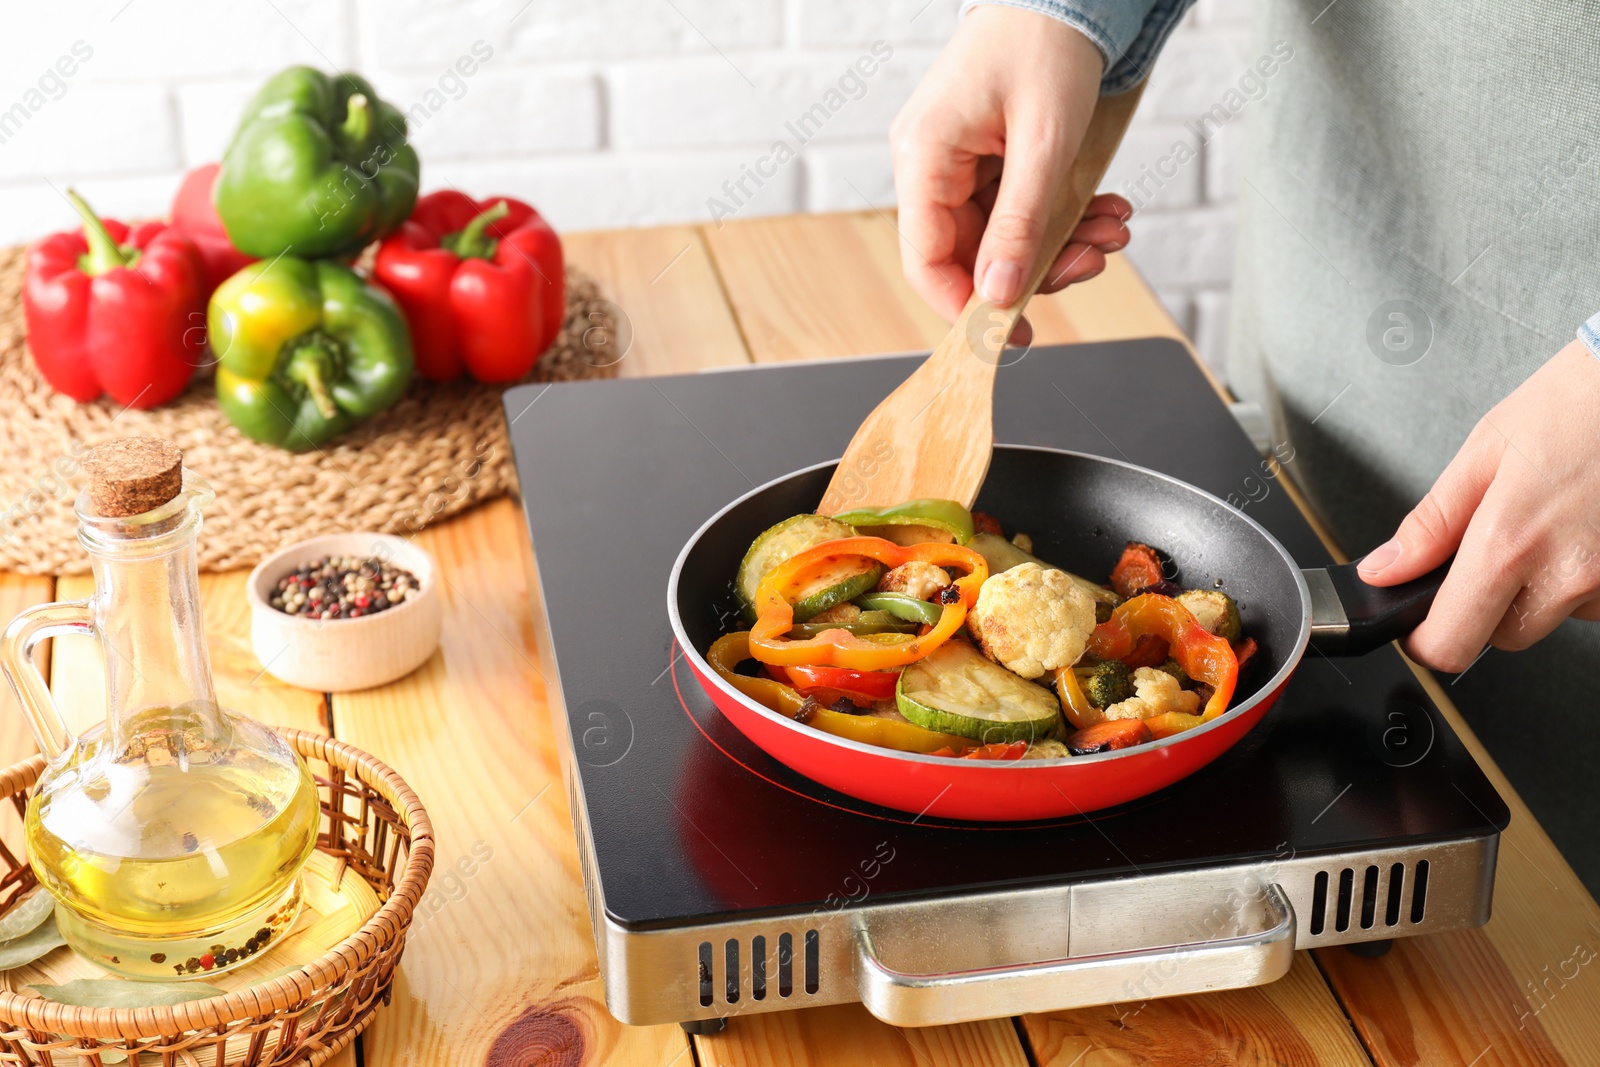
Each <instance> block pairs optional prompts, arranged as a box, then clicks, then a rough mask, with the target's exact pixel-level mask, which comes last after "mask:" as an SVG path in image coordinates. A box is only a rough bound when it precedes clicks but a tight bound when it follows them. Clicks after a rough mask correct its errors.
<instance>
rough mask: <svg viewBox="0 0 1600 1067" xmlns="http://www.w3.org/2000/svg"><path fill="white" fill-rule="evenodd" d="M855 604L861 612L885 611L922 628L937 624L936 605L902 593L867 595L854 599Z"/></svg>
mask: <svg viewBox="0 0 1600 1067" xmlns="http://www.w3.org/2000/svg"><path fill="white" fill-rule="evenodd" d="M855 603H856V605H857V606H858V607H860V608H861V609H862V610H863V611H887V612H888V613H889V614H890V615H893V616H894V617H895V618H897V619H905V620H906V621H907V622H915V623H921V624H922V625H923V626H935V625H937V624H938V622H939V613H940V607H939V605H938V604H935V603H933V602H932V601H928V600H918V599H917V598H916V597H914V596H907V595H906V594H904V593H867V594H866V595H864V596H858V597H856V599H855Z"/></svg>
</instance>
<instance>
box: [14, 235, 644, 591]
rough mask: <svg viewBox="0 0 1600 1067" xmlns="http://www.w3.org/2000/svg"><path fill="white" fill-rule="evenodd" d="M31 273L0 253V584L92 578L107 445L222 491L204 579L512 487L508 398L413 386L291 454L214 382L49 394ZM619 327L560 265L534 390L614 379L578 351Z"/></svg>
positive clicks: (207, 538)
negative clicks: (76, 395) (96, 463)
mask: <svg viewBox="0 0 1600 1067" xmlns="http://www.w3.org/2000/svg"><path fill="white" fill-rule="evenodd" d="M24 262H25V249H24V248H22V247H12V248H6V249H0V570H10V571H20V572H23V573H26V574H76V573H81V572H83V571H86V570H88V569H89V560H88V556H87V555H86V554H85V553H84V550H83V548H82V547H81V546H80V545H79V544H78V542H77V537H76V530H77V525H76V520H75V519H74V518H73V514H72V506H73V502H74V501H75V500H76V499H77V495H78V491H79V490H80V489H81V488H82V487H83V483H84V476H83V473H82V471H81V470H80V463H79V460H80V459H81V457H82V455H83V453H84V451H85V450H86V449H88V448H89V447H90V446H92V445H95V444H97V443H99V442H100V441H104V440H107V439H109V438H113V437H127V436H131V435H135V434H149V435H152V436H156V437H164V438H167V439H169V440H171V441H173V442H175V443H176V444H177V445H178V447H179V448H181V449H183V455H184V465H185V466H186V467H188V468H190V469H191V470H193V471H194V472H196V473H197V474H199V475H200V476H201V477H202V478H204V479H206V481H208V482H209V483H210V484H211V487H212V488H213V489H214V490H216V494H217V500H216V503H215V504H214V505H212V507H211V508H210V509H208V510H207V512H206V526H205V532H204V534H203V535H202V536H201V539H200V566H201V569H203V570H211V571H218V570H230V569H232V568H235V567H246V566H251V565H253V564H255V563H256V561H258V560H259V559H260V558H261V557H262V556H263V555H265V554H267V553H268V552H271V551H273V550H274V549H276V548H278V547H279V546H281V545H283V544H285V543H286V542H289V541H293V540H299V539H301V538H304V537H309V536H312V535H314V534H321V533H336V532H344V531H350V530H378V531H382V532H384V533H397V534H402V535H403V534H410V533H414V532H416V531H417V530H420V529H422V528H423V527H425V526H427V525H429V524H430V523H434V522H438V521H439V520H441V519H445V518H448V517H450V516H451V515H455V514H458V513H459V512H461V511H464V510H466V509H467V508H470V507H472V506H473V505H474V504H478V503H481V502H483V501H486V500H491V499H493V498H495V497H497V496H500V495H502V494H504V493H506V492H507V491H509V490H510V489H511V488H512V487H513V485H514V484H515V478H516V475H515V472H514V471H513V469H512V466H511V454H510V444H509V441H508V439H507V437H506V427H505V419H504V418H503V417H502V415H501V413H500V395H501V393H502V392H504V390H505V387H504V386H488V385H479V384H477V383H474V382H464V381H463V382H451V383H445V384H440V383H434V382H424V381H420V380H419V381H418V382H416V383H415V384H413V385H412V387H411V390H410V391H409V392H408V393H407V394H406V395H405V396H404V397H403V398H402V399H401V400H400V402H399V403H398V404H396V405H395V406H394V407H393V408H391V409H389V410H388V411H386V412H384V413H382V414H381V415H378V416H376V417H374V418H372V419H370V420H368V421H367V422H365V423H363V424H362V425H360V426H358V427H356V428H355V429H354V430H351V431H350V432H349V433H347V434H345V435H344V436H342V437H339V438H337V439H336V440H334V441H332V442H330V443H329V444H327V445H324V446H323V447H322V449H321V450H320V451H311V452H305V453H300V454H295V453H291V452H285V451H283V450H282V449H279V448H274V447H272V446H270V445H261V444H257V443H256V442H254V441H251V440H250V439H248V438H246V437H245V436H244V435H242V434H240V433H239V431H238V430H235V429H234V428H233V426H232V425H231V424H230V423H229V422H228V420H227V418H226V417H225V416H224V415H223V414H222V412H221V411H220V410H218V408H217V403H216V396H215V393H214V390H213V388H212V382H211V377H210V375H209V374H208V373H201V374H197V375H196V376H195V380H194V382H192V383H191V384H190V386H189V388H188V390H187V391H186V392H185V393H184V394H183V395H182V396H181V397H179V398H178V399H177V400H176V401H174V402H173V403H171V404H168V405H166V406H165V407H161V408H157V409H155V410H154V411H134V410H132V409H126V410H124V409H121V408H119V407H117V405H115V404H113V403H112V402H110V401H109V400H104V399H102V400H99V401H96V402H94V403H92V404H78V403H76V402H74V401H73V400H72V399H71V398H69V397H65V396H60V395H58V394H56V393H53V392H52V391H51V390H50V387H49V386H48V385H46V384H45V382H44V379H42V378H41V377H40V376H39V373H38V371H37V370H36V369H35V368H34V365H33V359H32V357H31V356H30V355H29V353H28V351H27V346H26V343H25V338H24V334H25V329H24V325H23V314H22V293H21V290H22V276H23V268H24ZM613 314H614V305H612V304H610V303H609V302H608V301H605V300H604V299H602V298H601V296H600V291H599V287H598V286H596V285H595V283H594V281H593V280H592V279H589V278H588V277H586V276H585V275H584V274H583V273H582V272H580V271H578V270H575V269H573V268H571V267H570V266H569V267H568V269H567V318H566V322H565V323H564V324H563V326H562V330H561V335H560V336H559V337H558V338H557V339H556V341H555V344H554V345H553V346H551V348H550V350H549V351H547V352H546V353H545V354H544V356H543V357H542V358H541V359H540V360H539V363H538V365H537V366H536V367H535V368H534V371H533V373H532V374H531V375H530V376H529V378H528V380H529V381H569V380H575V379H580V378H607V377H612V376H614V375H615V374H616V366H615V363H614V362H610V361H602V360H599V359H597V358H595V356H594V355H593V354H591V350H590V349H586V348H585V347H584V346H585V341H586V340H588V341H589V342H590V343H591V344H592V342H593V337H594V335H595V331H596V329H597V326H598V327H599V328H600V329H602V330H604V329H605V328H606V326H605V324H606V322H607V320H608V319H609V318H610V317H611V316H612V315H613Z"/></svg>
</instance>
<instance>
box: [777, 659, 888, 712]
mask: <svg viewBox="0 0 1600 1067" xmlns="http://www.w3.org/2000/svg"><path fill="white" fill-rule="evenodd" d="M767 670H768V671H772V672H777V671H782V672H783V678H782V679H781V680H783V681H787V682H788V683H789V684H790V685H791V686H793V687H794V689H795V691H796V692H798V693H800V694H801V695H802V696H816V697H817V699H819V700H822V701H823V703H825V704H831V703H833V701H832V700H826V699H823V697H822V695H821V694H824V693H826V694H829V695H830V696H831V695H832V694H834V693H837V694H839V696H842V697H846V698H848V699H849V700H850V701H851V702H852V703H855V704H859V705H866V704H871V703H872V702H873V701H875V700H893V699H894V687H895V684H896V683H897V682H899V681H900V672H899V671H852V670H847V669H846V668H844V667H807V666H800V665H796V666H792V667H774V666H769V667H767Z"/></svg>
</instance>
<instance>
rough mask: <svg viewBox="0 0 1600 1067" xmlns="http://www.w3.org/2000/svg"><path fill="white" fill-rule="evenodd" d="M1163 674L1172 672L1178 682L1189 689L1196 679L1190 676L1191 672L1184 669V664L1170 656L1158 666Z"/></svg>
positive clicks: (1157, 668)
mask: <svg viewBox="0 0 1600 1067" xmlns="http://www.w3.org/2000/svg"><path fill="white" fill-rule="evenodd" d="M1156 670H1158V671H1161V672H1162V673H1163V674H1170V675H1172V676H1173V677H1174V678H1176V679H1177V680H1178V684H1179V685H1180V686H1182V687H1183V688H1185V689H1187V688H1189V686H1190V685H1192V684H1193V682H1194V679H1192V678H1190V677H1189V672H1188V671H1186V670H1184V669H1183V664H1181V663H1179V662H1178V661H1177V660H1175V659H1173V658H1172V657H1171V656H1168V657H1167V658H1166V660H1165V661H1164V662H1163V663H1161V664H1160V665H1158V666H1157V667H1156Z"/></svg>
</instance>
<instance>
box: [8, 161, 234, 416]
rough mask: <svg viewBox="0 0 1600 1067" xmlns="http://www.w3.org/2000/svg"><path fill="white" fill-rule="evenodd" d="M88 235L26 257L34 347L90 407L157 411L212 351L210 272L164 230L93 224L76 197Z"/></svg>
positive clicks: (44, 364) (46, 243) (60, 382)
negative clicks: (98, 402) (207, 295)
mask: <svg viewBox="0 0 1600 1067" xmlns="http://www.w3.org/2000/svg"><path fill="white" fill-rule="evenodd" d="M67 198H68V199H69V200H71V201H72V206H73V207H75V208H77V210H78V214H80V215H82V216H83V232H81V233H80V232H78V231H76V230H69V231H67V232H65V233H57V234H52V235H51V236H49V237H46V238H45V239H44V240H42V241H40V242H39V243H38V244H36V245H34V246H33V247H32V248H31V249H29V250H28V270H27V276H26V278H25V279H24V281H23V289H22V306H23V312H24V314H25V316H26V319H27V325H28V347H29V348H30V349H32V350H33V361H34V363H35V364H36V365H37V366H38V368H39V373H40V374H42V375H44V379H45V381H47V382H49V383H50V385H51V387H52V388H54V389H55V390H56V391H57V392H59V393H65V394H66V395H67V396H70V397H72V399H74V400H76V401H78V402H80V403H87V402H88V401H90V400H94V399H95V398H97V397H99V396H100V394H101V393H107V394H110V396H111V398H112V399H113V400H115V401H116V402H117V403H119V404H122V405H124V406H125V407H135V408H140V409H144V408H153V407H156V406H157V405H159V404H164V403H166V402H167V401H168V400H171V399H172V398H174V397H176V396H177V395H178V394H179V393H181V392H183V387H184V386H186V385H188V384H189V378H190V376H191V375H193V374H194V369H195V367H196V366H197V365H198V364H199V362H200V354H201V352H202V351H203V350H204V348H205V321H206V320H205V299H204V298H203V297H202V296H201V285H202V282H201V278H202V277H203V275H204V270H205V267H204V264H203V263H202V262H201V259H200V253H199V252H198V251H197V250H196V249H195V247H194V244H193V243H192V242H190V240H189V239H188V238H187V237H185V236H184V235H183V234H182V233H180V232H178V231H177V230H175V229H173V228H171V227H170V226H167V225H166V224H165V223H160V222H146V223H141V224H140V225H138V226H135V227H134V228H133V229H131V230H130V229H129V228H128V227H127V226H124V225H123V224H122V223H120V222H117V221H116V220H114V219H105V220H104V221H102V220H100V219H98V218H96V217H95V215H94V212H92V211H90V210H89V205H88V204H85V203H84V202H83V200H82V198H81V197H79V196H78V194H77V193H75V192H73V191H72V190H71V189H68V190H67Z"/></svg>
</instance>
